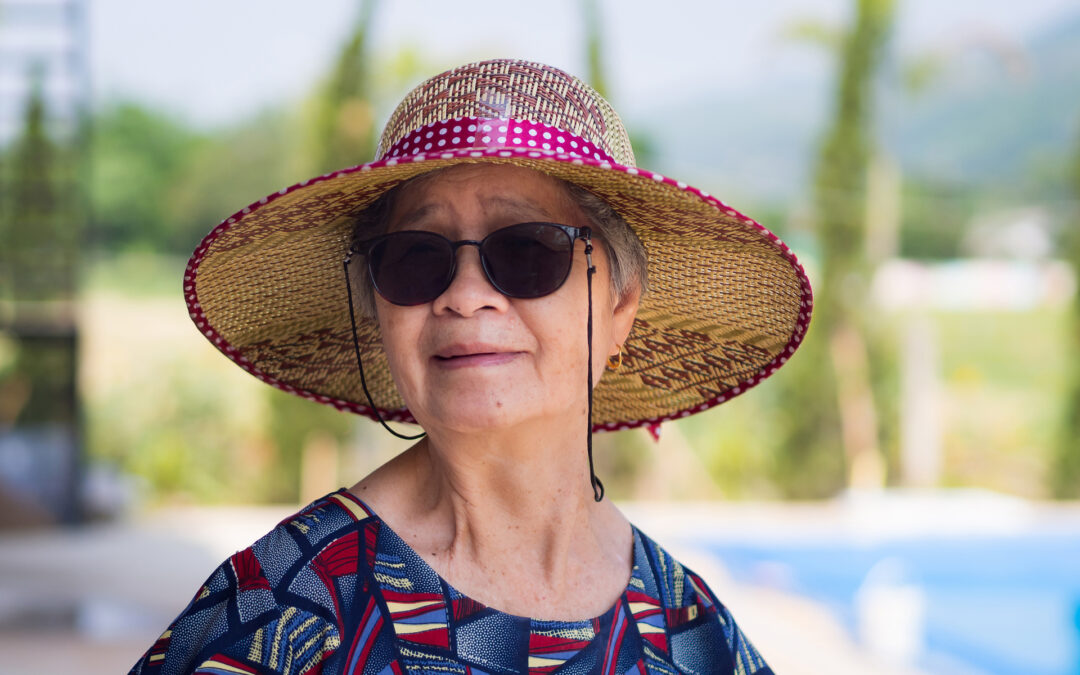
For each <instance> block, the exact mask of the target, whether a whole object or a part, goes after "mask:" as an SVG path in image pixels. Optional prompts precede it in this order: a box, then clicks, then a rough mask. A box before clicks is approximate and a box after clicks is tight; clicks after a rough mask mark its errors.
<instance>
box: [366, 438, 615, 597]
mask: <svg viewBox="0 0 1080 675" xmlns="http://www.w3.org/2000/svg"><path fill="white" fill-rule="evenodd" d="M574 427H576V428H575V429H570V428H569V425H565V424H564V425H558V424H554V425H553V424H551V423H550V421H545V422H544V423H543V424H538V425H537V428H536V429H514V430H512V431H511V430H507V431H505V432H501V433H500V432H492V431H491V430H488V431H485V432H484V433H483V434H482V435H479V434H478V435H475V436H474V435H471V434H464V433H451V432H442V433H440V432H439V431H436V432H435V433H432V434H431V435H429V436H428V437H427V438H425V439H424V440H422V441H420V442H419V443H417V444H416V445H415V446H413V447H412V448H410V449H409V450H407V451H406V452H405V453H403V454H402V455H400V456H399V457H397V458H395V459H394V460H393V461H391V462H390V463H388V464H387V465H385V466H384V467H382V468H380V469H379V470H378V471H376V472H375V473H374V474H372V475H371V476H369V477H368V478H366V479H364V480H363V481H361V482H360V483H359V484H357V486H356V487H355V488H354V491H355V492H357V494H359V495H360V496H361V498H363V499H365V500H367V501H368V502H369V503H370V504H371V506H372V507H373V508H374V509H375V510H376V512H378V513H379V514H380V516H381V517H383V518H384V520H385V521H386V522H387V524H388V525H390V527H392V528H393V529H394V530H395V531H396V532H397V533H398V534H399V536H401V537H402V538H403V539H405V541H406V542H407V543H409V544H410V546H412V548H413V549H414V550H416V551H417V553H418V554H420V555H421V557H423V558H424V559H425V560H426V561H427V562H428V563H429V564H430V565H431V566H432V567H433V568H434V569H435V570H436V571H437V572H438V573H439V574H440V575H441V576H443V578H445V579H447V580H448V581H449V582H450V583H451V584H453V585H455V586H457V587H458V588H459V590H462V591H463V592H465V593H466V594H469V595H472V596H473V597H474V598H476V599H477V600H480V601H481V602H485V597H484V593H489V594H490V595H489V596H488V597H487V600H486V601H487V602H491V600H492V599H495V600H497V601H499V602H500V603H501V606H513V607H517V608H519V609H521V608H525V607H530V606H532V605H533V604H537V605H539V609H540V610H544V609H546V610H548V611H549V612H550V613H552V614H562V612H560V611H559V608H560V607H566V606H567V602H568V601H569V600H570V599H568V598H567V597H563V596H565V595H567V594H572V593H576V594H577V595H579V596H580V595H581V594H582V593H583V592H584V591H582V589H580V588H579V586H580V585H581V584H582V583H583V580H587V582H588V583H590V584H592V585H593V586H599V587H598V588H597V589H596V591H595V594H596V595H595V597H582V598H580V600H582V601H583V602H584V603H585V604H584V606H583V607H581V608H579V611H578V612H574V611H572V608H570V609H571V611H570V613H572V614H573V613H584V614H587V612H586V611H585V607H586V606H587V607H590V608H591V609H596V608H597V607H601V608H604V609H606V607H607V606H608V605H607V604H605V603H607V602H608V601H609V600H611V598H610V597H608V596H610V595H611V594H612V593H613V592H614V593H615V595H616V596H617V595H618V592H619V591H620V590H621V589H622V588H623V587H624V586H625V582H626V579H627V577H628V575H629V570H630V567H631V557H632V556H631V551H630V546H629V542H630V541H631V539H632V537H631V534H630V528H629V524H628V523H627V522H626V521H625V519H624V518H623V517H622V514H621V513H619V511H618V510H617V509H615V508H614V507H613V506H612V505H611V504H610V502H607V501H605V502H600V503H596V502H595V501H594V500H593V497H592V490H591V486H590V483H589V469H588V458H587V456H586V450H585V447H586V446H585V440H586V439H585V430H584V424H581V425H574ZM575 432H576V433H575ZM599 570H603V571H604V572H606V574H604V576H603V578H602V579H601V580H600V581H597V579H595V578H594V575H595V574H597V573H598V571H599ZM485 580H486V581H485ZM613 580H614V583H612V581H613ZM538 589H539V591H538ZM575 589H576V590H575ZM517 590H520V591H521V593H523V594H526V595H529V596H530V597H532V598H533V599H532V600H531V601H529V600H527V599H526V598H525V597H517V598H515V597H513V596H514V593H515V592H516V591H517ZM540 592H542V593H543V594H544V597H543V599H541V600H537V598H539V597H540ZM495 606H500V605H495ZM518 613H522V612H518ZM526 615H530V616H536V613H535V612H532V613H529V614H526ZM590 616H591V615H590ZM562 618H567V617H565V616H563V617H562ZM579 618H584V617H579Z"/></svg>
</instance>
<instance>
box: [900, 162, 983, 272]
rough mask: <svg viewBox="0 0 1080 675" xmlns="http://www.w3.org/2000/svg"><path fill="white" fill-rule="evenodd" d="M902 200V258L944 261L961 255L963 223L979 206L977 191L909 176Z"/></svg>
mask: <svg viewBox="0 0 1080 675" xmlns="http://www.w3.org/2000/svg"><path fill="white" fill-rule="evenodd" d="M901 200H902V201H901V222H900V257H902V258H916V259H923V260H945V259H949V258H958V257H960V256H961V254H962V250H961V244H962V242H963V238H964V226H965V225H966V224H968V223H969V222H971V219H972V218H973V217H974V216H975V214H976V212H977V209H978V195H977V193H976V191H975V190H973V189H972V188H970V187H967V186H963V185H957V184H953V183H947V182H944V181H931V180H920V179H918V178H907V179H906V180H905V181H904V186H903V192H902V194H901Z"/></svg>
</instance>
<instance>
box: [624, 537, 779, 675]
mask: <svg viewBox="0 0 1080 675" xmlns="http://www.w3.org/2000/svg"><path fill="white" fill-rule="evenodd" d="M634 547H635V551H634V574H633V576H632V578H631V580H630V588H629V589H628V590H627V599H628V600H629V605H630V612H631V614H632V615H633V616H634V619H635V621H636V622H637V624H638V629H639V633H640V634H641V637H642V638H643V639H644V640H646V641H648V642H650V643H652V645H653V646H655V647H657V648H659V649H660V650H662V651H663V652H665V653H668V654H670V656H671V658H672V660H673V662H674V664H675V665H676V666H678V667H679V668H680V669H681V670H682V671H684V672H695V673H704V672H714V668H715V667H716V665H717V664H724V663H731V664H733V666H734V671H733V672H735V673H746V674H747V675H750V674H755V675H767V674H769V673H771V672H772V671H771V670H770V669H769V667H768V665H766V663H765V661H764V659H763V658H762V657H761V655H760V654H759V653H758V651H757V649H755V648H754V646H753V644H751V642H750V641H749V640H748V639H747V638H746V636H745V635H744V634H743V632H742V630H740V628H739V626H738V625H737V624H736V623H735V619H734V617H733V616H732V614H731V612H730V611H729V610H728V608H727V607H725V606H724V605H723V604H722V603H721V602H720V600H719V599H718V598H717V597H716V594H715V593H713V591H712V589H711V588H709V586H708V584H707V583H705V580H704V579H702V578H701V577H700V576H699V575H698V574H696V573H695V572H694V571H693V570H691V569H690V568H688V567H686V566H685V565H683V564H682V563H681V562H680V561H679V560H678V559H676V558H675V557H674V556H672V555H671V554H670V553H668V551H667V550H666V549H665V548H663V547H662V546H660V545H659V544H657V543H656V541H654V540H653V539H652V538H651V537H649V536H648V535H646V534H645V533H643V532H642V531H641V530H640V529H638V528H637V526H634Z"/></svg>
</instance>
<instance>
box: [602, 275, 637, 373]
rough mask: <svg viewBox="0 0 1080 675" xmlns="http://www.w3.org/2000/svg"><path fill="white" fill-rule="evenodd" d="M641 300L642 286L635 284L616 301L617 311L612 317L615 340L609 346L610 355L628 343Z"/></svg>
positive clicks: (613, 337)
mask: <svg viewBox="0 0 1080 675" xmlns="http://www.w3.org/2000/svg"><path fill="white" fill-rule="evenodd" d="M640 301H641V287H640V286H639V285H638V284H633V285H632V286H630V287H629V288H627V289H626V290H625V291H624V292H623V293H621V294H619V298H618V300H617V302H616V303H615V311H614V312H613V315H612V319H611V338H612V340H613V342H612V345H611V347H610V348H609V353H608V355H609V356H614V355H615V354H616V353H618V350H619V349H621V346H622V345H623V344H625V343H626V338H627V337H629V336H630V329H631V328H633V327H634V317H635V316H637V310H638V303H639V302H640Z"/></svg>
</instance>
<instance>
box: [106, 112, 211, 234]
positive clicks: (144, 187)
mask: <svg viewBox="0 0 1080 675" xmlns="http://www.w3.org/2000/svg"><path fill="white" fill-rule="evenodd" d="M92 130H93V137H94V143H93V149H92V153H93V159H92V173H91V175H92V183H91V186H90V195H91V205H92V211H93V216H94V218H93V224H92V237H91V239H92V242H93V244H94V245H95V246H97V247H105V248H110V249H131V248H142V249H149V250H159V251H160V250H165V251H177V252H178V251H179V250H180V249H181V248H182V246H181V241H183V240H184V237H182V236H179V235H178V233H177V231H178V230H179V229H183V228H182V224H186V223H185V219H186V217H187V214H183V213H176V212H175V211H174V210H173V209H172V208H171V204H170V202H171V195H172V190H173V187H174V186H175V185H176V184H177V182H178V181H180V180H181V179H182V177H184V176H185V175H186V174H187V172H189V171H190V168H191V162H192V159H193V157H194V155H195V153H196V152H197V151H198V150H199V148H200V146H201V145H202V144H204V143H206V142H207V141H206V139H205V137H203V136H202V135H200V134H196V133H195V132H193V131H192V130H190V129H189V128H188V127H187V126H185V125H184V124H182V123H181V122H180V121H178V120H176V119H174V118H172V117H170V116H168V115H165V114H163V113H161V112H158V111H155V110H151V109H149V108H145V107H143V106H140V105H138V104H136V103H132V102H121V103H114V104H112V105H110V106H109V107H107V108H105V109H104V110H102V111H101V112H99V113H98V114H97V115H95V117H94V120H93V123H92ZM211 222H212V221H211ZM202 225H203V226H204V227H205V223H202Z"/></svg>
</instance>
